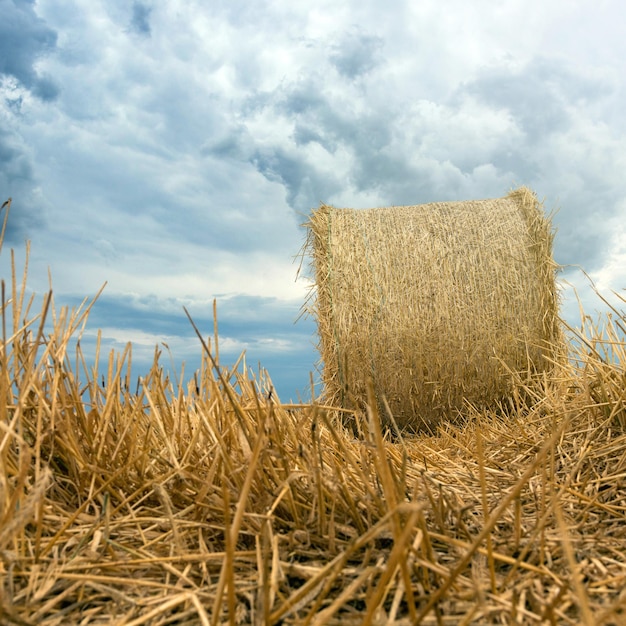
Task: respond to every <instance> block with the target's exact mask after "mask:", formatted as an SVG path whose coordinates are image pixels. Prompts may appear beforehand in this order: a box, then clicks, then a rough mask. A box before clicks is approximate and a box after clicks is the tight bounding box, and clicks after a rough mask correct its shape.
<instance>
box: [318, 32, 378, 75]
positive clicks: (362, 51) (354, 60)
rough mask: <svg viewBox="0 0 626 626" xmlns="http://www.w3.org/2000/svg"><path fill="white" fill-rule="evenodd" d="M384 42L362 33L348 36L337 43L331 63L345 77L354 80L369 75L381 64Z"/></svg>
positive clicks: (331, 56)
mask: <svg viewBox="0 0 626 626" xmlns="http://www.w3.org/2000/svg"><path fill="white" fill-rule="evenodd" d="M382 48H383V40H382V39H380V37H374V36H372V35H366V34H364V33H362V32H360V31H356V32H351V33H348V34H346V35H345V36H344V37H343V39H342V40H341V41H339V42H338V43H336V44H335V45H334V46H333V48H332V53H331V54H330V62H331V63H332V65H333V66H334V67H335V68H336V69H337V71H338V72H339V73H340V74H341V75H342V76H344V77H346V78H350V79H354V78H357V77H359V76H363V75H364V74H367V73H368V72H370V71H371V70H373V69H374V68H375V67H376V66H377V65H379V64H380V62H381V56H380V52H381V50H382Z"/></svg>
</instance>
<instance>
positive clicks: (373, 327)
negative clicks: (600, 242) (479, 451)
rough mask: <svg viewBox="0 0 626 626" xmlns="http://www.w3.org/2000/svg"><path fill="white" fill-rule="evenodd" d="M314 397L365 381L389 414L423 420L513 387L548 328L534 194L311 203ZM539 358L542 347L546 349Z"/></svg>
mask: <svg viewBox="0 0 626 626" xmlns="http://www.w3.org/2000/svg"><path fill="white" fill-rule="evenodd" d="M307 226H308V228H309V240H308V241H309V244H308V248H309V251H310V254H311V256H312V261H313V265H314V269H315V285H316V302H315V307H314V308H315V315H316V317H317V322H318V334H319V350H320V356H321V360H322V363H323V370H322V381H323V384H324V388H325V401H326V402H330V403H336V404H337V405H339V406H343V407H346V408H354V407H355V406H362V405H363V404H364V401H365V398H366V389H367V383H368V380H369V379H372V380H373V381H374V385H375V389H376V392H377V395H378V398H379V400H380V401H381V402H382V400H383V398H384V399H385V400H386V402H387V403H388V404H389V407H390V408H391V411H392V412H393V414H394V417H395V419H396V421H397V422H398V424H399V425H400V426H402V427H409V428H413V429H423V428H429V429H430V428H432V427H433V426H434V425H435V424H436V423H437V422H438V421H439V420H440V419H441V418H442V417H446V418H449V417H451V416H452V415H454V414H455V413H456V412H458V410H460V409H461V408H462V407H463V404H464V402H465V401H469V402H472V403H473V404H479V405H488V404H491V403H493V402H495V401H496V400H498V399H500V398H502V397H504V396H507V395H509V394H510V393H511V392H512V380H513V377H512V375H511V372H527V371H541V370H542V369H543V368H545V367H546V366H547V365H548V363H549V360H550V358H551V356H552V350H553V347H552V346H553V344H554V342H555V341H556V340H557V338H558V332H559V331H558V317H557V313H558V303H557V298H556V286H555V264H554V261H553V259H552V233H551V227H550V224H549V220H547V219H546V218H545V216H544V214H543V211H542V209H541V206H540V204H539V202H538V201H537V198H536V196H535V195H534V194H533V193H532V192H531V191H530V190H528V189H526V188H521V189H518V190H516V191H514V192H511V193H510V194H509V195H508V196H506V197H505V198H499V199H494V200H479V201H469V202H447V203H433V204H428V205H420V206H406V207H389V208H381V209H363V210H354V209H338V208H334V207H331V206H328V205H322V206H320V208H319V209H317V210H315V211H313V212H312V214H311V217H310V220H309V222H308V224H307ZM546 357H548V358H546Z"/></svg>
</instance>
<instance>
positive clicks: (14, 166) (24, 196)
mask: <svg viewBox="0 0 626 626" xmlns="http://www.w3.org/2000/svg"><path fill="white" fill-rule="evenodd" d="M9 197H12V198H13V203H12V205H11V214H10V217H9V221H8V223H7V231H6V233H5V238H6V240H7V242H9V243H23V241H24V239H30V237H31V234H32V232H33V230H34V229H36V228H39V227H41V226H42V225H43V223H44V222H45V219H44V216H43V208H42V202H41V198H40V197H39V191H38V189H37V187H36V185H35V182H34V174H33V165H32V162H31V159H30V157H29V155H28V154H27V153H26V150H25V148H24V147H23V146H22V145H21V143H20V141H19V140H18V138H17V137H16V136H15V135H13V134H11V133H9V132H6V131H4V130H2V129H0V204H2V203H3V202H4V201H5V200H6V199H7V198H9ZM0 219H1V220H4V213H2V214H0Z"/></svg>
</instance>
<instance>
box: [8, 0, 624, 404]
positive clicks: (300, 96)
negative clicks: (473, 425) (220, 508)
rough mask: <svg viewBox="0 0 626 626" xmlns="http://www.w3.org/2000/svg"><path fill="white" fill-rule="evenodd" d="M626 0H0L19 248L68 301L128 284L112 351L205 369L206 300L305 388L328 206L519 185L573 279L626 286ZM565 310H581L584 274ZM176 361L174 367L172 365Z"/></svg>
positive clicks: (238, 341)
mask: <svg viewBox="0 0 626 626" xmlns="http://www.w3.org/2000/svg"><path fill="white" fill-rule="evenodd" d="M624 6H625V5H624V4H623V2H621V0H571V1H570V2H567V3H564V2H562V1H561V0H541V2H539V1H530V2H529V0H503V1H501V2H499V3H493V2H491V1H490V0H473V1H472V2H467V1H465V0H448V1H447V2H445V3H444V2H441V1H440V0H420V1H419V2H417V1H410V0H385V1H383V0H358V1H357V0H346V1H344V2H341V3H338V2H334V1H333V2H330V1H328V2H327V1H324V0H318V1H316V2H315V3H312V2H305V1H303V2H297V3H295V2H293V1H292V0H274V1H264V0H257V1H255V2H249V1H244V0H228V1H222V0H213V1H212V2H210V3H206V2H203V1H200V0H197V1H195V0H185V1H184V2H183V1H179V0H169V1H168V2H156V1H148V0H146V1H143V2H139V1H136V2H129V1H128V0H106V1H104V0H102V1H101V0H73V1H72V0H38V1H36V2H35V1H31V0H0V200H4V199H6V198H8V197H9V196H12V197H13V206H12V209H11V217H10V223H9V231H8V235H7V242H6V244H5V248H4V249H3V252H2V256H1V257H0V268H1V269H2V277H4V278H5V279H8V278H9V277H10V275H9V274H8V270H7V267H8V258H9V255H8V248H9V247H13V248H14V249H15V251H16V254H17V258H18V262H20V260H21V259H23V258H24V241H25V240H26V239H28V240H30V241H31V245H32V252H31V262H30V268H29V276H30V280H29V288H30V289H32V290H33V291H34V292H36V293H44V292H45V291H46V290H47V289H48V270H49V269H50V271H51V274H52V285H53V288H54V292H55V299H56V303H57V306H59V305H62V304H76V303H77V302H79V301H80V300H82V299H83V297H85V296H90V295H94V294H95V293H96V292H97V291H98V289H99V288H100V286H101V285H102V284H103V283H104V282H105V281H106V282H107V287H106V289H105V291H104V294H103V295H102V296H101V298H100V299H99V300H98V302H97V303H96V305H95V308H94V310H93V313H92V315H91V317H90V322H89V325H88V327H87V332H86V334H85V342H86V343H87V344H88V343H89V341H93V338H94V336H95V333H96V331H97V329H98V328H101V329H102V331H103V338H104V341H105V345H106V347H107V349H108V348H111V347H114V348H116V349H120V350H121V349H123V347H124V345H125V343H126V342H127V341H132V342H133V350H134V352H133V354H134V357H133V362H134V365H133V371H134V372H136V373H137V374H143V373H144V371H142V367H146V366H147V364H148V363H149V362H150V360H151V355H152V354H153V352H154V346H155V344H159V345H161V344H162V343H165V344H167V346H169V348H170V350H171V352H172V354H173V356H174V362H175V363H176V364H177V366H178V364H179V363H180V362H181V361H183V360H184V361H186V362H187V370H188V371H189V370H190V369H195V367H197V363H198V359H199V354H200V348H199V344H198V340H197V339H196V337H195V335H194V333H193V330H192V328H191V326H190V324H189V322H188V320H187V318H186V316H185V315H184V312H183V308H182V307H183V306H186V307H187V308H188V309H189V311H190V313H191V315H192V316H193V318H194V320H195V321H196V323H197V324H198V326H199V327H200V329H201V330H202V331H203V332H204V333H205V334H209V333H211V332H212V301H213V298H217V301H218V315H219V322H220V335H221V356H222V359H223V360H224V361H225V362H228V361H231V362H234V360H235V359H236V358H237V356H238V355H239V353H240V352H241V351H242V350H244V349H245V350H246V353H247V360H248V365H249V366H252V367H256V366H257V364H258V362H259V361H260V362H261V364H262V365H263V366H264V367H265V368H267V369H268V370H269V372H270V375H271V376H272V379H273V381H274V383H275V385H276V387H277V388H278V391H279V394H280V396H281V399H282V400H283V401H288V400H289V399H296V393H297V392H298V391H299V392H301V393H302V394H306V389H307V387H308V381H309V372H310V371H312V370H313V369H314V364H315V361H316V358H317V355H316V352H315V349H314V344H315V337H314V332H315V324H314V321H313V320H311V319H308V320H304V321H299V322H298V323H296V324H294V322H295V320H296V318H297V317H298V313H299V309H300V307H301V305H302V304H303V301H304V298H305V296H306V292H307V282H306V280H304V279H300V280H297V281H296V271H297V268H298V263H297V261H296V262H294V261H293V258H294V256H296V255H297V254H298V252H299V250H300V248H301V246H302V244H303V242H304V233H303V230H302V228H301V227H300V224H301V223H302V222H303V221H305V219H306V215H307V214H308V213H309V211H310V209H311V208H313V207H316V206H318V205H319V203H320V201H324V202H327V203H331V204H334V205H335V206H350V207H363V208H364V207H373V206H385V205H391V204H421V203H425V202H431V201H438V200H441V201H445V200H464V199H472V198H487V197H500V196H502V195H504V194H505V193H506V192H507V191H508V190H509V189H511V188H512V187H515V186H518V185H522V184H524V185H528V186H530V187H531V188H533V189H534V190H535V191H536V192H537V194H538V195H539V196H540V197H541V198H545V203H546V209H547V210H548V211H551V210H554V209H558V213H557V214H556V216H555V218H554V222H555V226H556V227H557V229H558V233H557V238H556V245H555V256H556V260H557V262H559V263H560V264H563V265H565V266H566V267H565V269H564V270H563V272H562V274H561V279H562V280H563V284H564V285H566V284H569V285H574V286H575V287H577V289H578V290H579V293H580V295H581V298H582V300H583V304H584V306H585V308H586V309H588V312H590V313H592V312H593V311H594V310H595V309H600V308H601V305H602V303H601V302H600V301H599V300H598V299H597V298H595V297H594V296H593V294H592V291H591V289H590V288H589V286H588V282H587V280H586V279H585V278H584V276H583V274H582V272H581V271H580V270H579V269H577V268H576V267H571V266H581V267H583V268H584V269H585V270H586V271H587V272H588V273H589V274H590V276H591V277H592V278H593V279H594V280H595V281H596V283H597V285H598V287H599V288H600V290H601V291H602V292H603V293H604V294H605V295H608V296H610V292H611V290H615V291H618V292H621V293H623V289H624V287H625V286H626V176H625V175H624V172H625V171H626V143H625V141H626V117H625V115H624V112H623V110H624V102H625V101H626V66H625V64H624V59H625V58H626V43H625V41H626V38H624V36H623V34H624V28H625V27H626V19H625V18H626V9H625V8H624ZM563 315H564V317H565V318H566V319H568V321H570V322H572V323H576V322H577V320H578V317H577V316H578V307H577V304H576V302H575V300H574V298H573V297H572V289H571V288H570V287H567V286H566V287H565V291H564V304H563ZM168 363H169V357H167V356H166V358H165V359H164V365H165V366H167V365H168Z"/></svg>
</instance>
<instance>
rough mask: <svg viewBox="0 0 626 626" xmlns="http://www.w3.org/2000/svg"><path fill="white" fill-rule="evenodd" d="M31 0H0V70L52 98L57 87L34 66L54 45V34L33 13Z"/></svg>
mask: <svg viewBox="0 0 626 626" xmlns="http://www.w3.org/2000/svg"><path fill="white" fill-rule="evenodd" d="M34 6H35V3H34V1H33V0H0V15H1V16H2V17H1V18H0V74H5V75H7V76H13V77H15V78H16V79H17V80H18V81H19V82H20V83H21V84H22V85H24V87H26V88H27V89H29V90H31V91H32V92H33V93H34V94H35V95H36V96H38V97H39V98H41V99H42V100H54V99H55V98H56V97H57V95H58V92H59V90H58V87H57V86H56V85H55V84H54V82H53V81H52V80H51V79H50V78H49V77H46V76H40V75H39V74H38V73H37V71H36V70H35V68H34V65H35V62H36V61H37V59H38V58H39V57H40V56H42V55H44V54H47V53H49V52H51V51H52V50H54V49H55V47H56V41H57V34H56V32H55V31H54V30H52V29H51V28H49V27H48V26H47V25H46V23H45V22H44V21H43V20H42V19H41V18H40V17H38V16H37V15H36V13H35V9H34Z"/></svg>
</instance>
